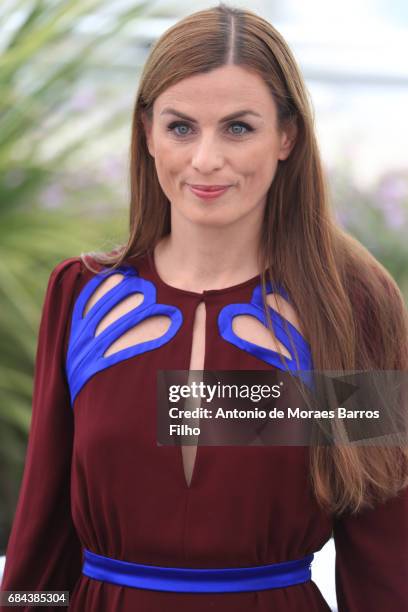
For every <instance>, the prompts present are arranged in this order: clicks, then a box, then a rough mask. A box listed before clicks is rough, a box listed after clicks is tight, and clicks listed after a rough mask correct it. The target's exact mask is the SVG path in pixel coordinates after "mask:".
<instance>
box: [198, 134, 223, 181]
mask: <svg viewBox="0 0 408 612" xmlns="http://www.w3.org/2000/svg"><path fill="white" fill-rule="evenodd" d="M223 164H224V156H223V153H222V151H221V148H220V145H219V144H217V142H216V138H215V137H213V136H211V135H208V136H203V137H202V138H201V139H200V140H199V141H198V142H197V144H196V145H195V146H194V150H193V154H192V160H191V165H192V167H193V168H194V170H197V171H198V172H200V173H202V174H206V173H211V172H213V171H214V170H218V169H219V168H222V166H223Z"/></svg>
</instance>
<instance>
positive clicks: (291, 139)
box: [278, 119, 298, 160]
mask: <svg viewBox="0 0 408 612" xmlns="http://www.w3.org/2000/svg"><path fill="white" fill-rule="evenodd" d="M297 131H298V130H297V124H296V119H292V120H291V121H289V122H287V123H286V125H285V127H284V128H283V129H282V131H281V145H280V149H279V155H278V159H281V160H283V159H287V158H288V157H289V155H290V153H291V151H292V149H293V147H294V145H295V142H296V137H297Z"/></svg>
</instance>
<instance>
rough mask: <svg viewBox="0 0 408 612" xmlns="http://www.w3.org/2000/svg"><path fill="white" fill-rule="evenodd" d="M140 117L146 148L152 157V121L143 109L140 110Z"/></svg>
mask: <svg viewBox="0 0 408 612" xmlns="http://www.w3.org/2000/svg"><path fill="white" fill-rule="evenodd" d="M141 117H142V124H143V129H144V133H145V136H146V144H147V148H148V150H149V153H150V155H151V156H152V157H154V149H153V139H152V123H151V121H150V119H149V117H148V116H147V114H146V113H145V112H144V111H142V114H141Z"/></svg>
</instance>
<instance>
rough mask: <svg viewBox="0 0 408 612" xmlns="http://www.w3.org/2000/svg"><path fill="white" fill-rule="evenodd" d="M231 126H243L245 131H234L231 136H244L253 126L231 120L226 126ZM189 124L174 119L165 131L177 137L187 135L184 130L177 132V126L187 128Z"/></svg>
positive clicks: (252, 129) (251, 130)
mask: <svg viewBox="0 0 408 612" xmlns="http://www.w3.org/2000/svg"><path fill="white" fill-rule="evenodd" d="M231 126H239V127H240V128H244V130H246V131H241V132H234V133H233V136H244V135H245V134H246V133H247V132H253V131H254V128H252V127H251V126H250V125H248V124H247V123H244V122H243V121H233V122H231V123H230V124H229V125H228V127H231ZM189 127H190V126H189V124H188V123H185V122H184V121H174V122H173V123H170V125H169V126H168V127H167V131H168V132H171V133H173V134H174V135H175V136H177V137H183V136H187V135H188V132H187V131H184V132H181V133H180V132H177V131H176V130H177V128H187V129H188V128H189Z"/></svg>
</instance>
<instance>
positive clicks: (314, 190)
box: [81, 3, 408, 514]
mask: <svg viewBox="0 0 408 612" xmlns="http://www.w3.org/2000/svg"><path fill="white" fill-rule="evenodd" d="M226 64H236V65H239V66H242V67H244V68H246V69H249V70H252V71H255V72H256V73H257V74H259V75H260V76H261V77H262V78H263V80H264V82H265V83H266V84H267V85H268V87H269V88H270V91H271V94H272V96H273V98H274V100H275V103H276V105H277V109H278V127H279V128H282V127H284V126H285V125H287V123H286V122H288V121H294V122H296V125H297V138H296V142H295V146H294V148H293V149H292V152H291V154H290V155H289V157H288V159H286V160H284V161H280V162H279V164H278V168H277V171H276V174H275V177H274V180H273V182H272V184H271V186H270V189H269V192H268V197H267V203H266V208H265V217H264V222H263V227H262V240H261V254H262V267H261V270H266V269H267V270H268V273H267V276H268V279H269V280H270V281H272V280H273V282H275V281H277V282H279V283H282V284H283V285H284V286H285V288H286V289H287V291H288V293H289V295H290V296H291V300H292V303H293V305H294V306H295V308H296V311H297V315H298V318H299V322H300V324H301V327H302V330H303V331H304V334H305V336H306V337H307V339H308V341H309V342H310V344H311V349H312V359H313V364H314V367H315V368H316V369H318V370H334V371H344V370H348V371H352V370H407V369H408V316H407V309H406V307H405V304H404V300H403V297H402V294H401V292H400V290H399V288H398V286H397V284H396V282H395V281H394V279H393V278H392V276H391V275H390V274H389V273H388V271H387V270H386V269H385V268H384V267H383V266H382V265H381V264H380V263H379V262H378V261H377V260H376V259H375V257H373V256H372V255H371V254H370V252H369V251H368V250H367V249H366V248H365V247H364V246H363V245H362V244H361V243H359V242H358V241H357V240H356V239H355V238H353V237H352V236H351V235H349V234H348V233H347V232H346V231H345V230H343V229H342V228H341V227H340V226H339V225H338V224H337V223H336V220H335V218H334V215H333V213H332V210H331V207H330V204H329V197H328V186H327V184H326V182H325V177H324V175H323V171H322V164H321V159H320V154H319V150H318V144H317V142H316V137H315V134H314V116H313V111H312V105H311V104H310V101H309V98H308V93H307V89H306V87H305V84H304V81H303V79H302V76H301V73H300V70H299V67H298V65H297V63H296V60H295V58H294V57H293V55H292V53H291V51H290V49H289V48H288V46H287V44H286V42H285V40H284V39H283V38H282V36H281V35H280V33H279V32H278V31H277V30H276V29H275V28H274V27H273V26H272V25H271V24H270V23H269V22H268V21H266V20H264V19H262V18H261V17H259V16H258V15H256V14H254V13H253V12H251V11H248V10H242V9H237V8H232V7H230V6H227V5H225V4H224V3H220V4H219V5H218V6H215V7H212V8H209V9H207V10H202V11H198V12H195V13H193V14H191V15H189V16H187V17H185V18H184V19H182V20H180V21H179V22H178V23H176V24H175V25H174V26H172V27H171V28H170V29H168V30H167V31H166V32H165V33H164V34H163V35H162V36H161V37H160V38H159V40H158V41H157V42H156V44H155V45H154V46H153V48H152V49H151V52H150V55H149V57H148V59H147V61H146V63H145V66H144V70H143V72H142V75H141V79H140V82H139V88H138V93H137V97H136V102H135V107H134V113H133V124H132V136H131V151H130V153H131V154H130V190H131V203H130V233H129V238H128V242H127V244H124V245H120V246H119V247H118V248H116V249H115V250H114V251H112V252H111V253H101V252H98V253H96V252H91V253H85V254H82V255H81V257H82V259H83V261H84V263H85V265H86V266H87V267H88V268H89V269H91V270H94V269H93V267H92V265H89V263H88V257H89V256H91V257H92V258H93V260H94V261H96V262H97V263H99V264H102V265H104V266H109V267H117V266H119V265H120V264H121V263H122V262H123V261H124V260H125V259H130V258H137V257H139V256H141V255H143V254H144V253H146V252H147V251H149V250H151V249H152V248H154V245H156V244H157V243H158V242H159V240H160V239H161V238H162V237H163V236H164V235H166V234H168V233H169V232H170V206H169V202H168V200H167V198H166V196H165V195H164V193H163V191H162V189H161V187H160V184H159V182H158V178H157V174H156V170H155V167H154V160H153V158H152V157H151V156H150V155H149V153H148V149H147V145H146V139H145V133H144V129H143V125H142V113H146V115H147V117H149V118H150V119H151V118H152V107H153V103H154V100H155V99H156V98H157V96H159V95H160V94H161V93H162V92H163V91H164V90H165V89H166V88H167V87H169V86H171V85H173V84H175V83H177V82H178V81H180V80H181V79H184V78H186V77H189V76H192V75H195V74H199V73H203V72H208V71H210V70H213V69H215V68H218V67H220V66H224V65H226ZM350 205H352V203H350ZM94 271H95V270H94ZM262 286H263V295H264V303H265V306H266V300H265V278H264V276H262ZM266 310H267V312H269V311H268V309H267V308H266ZM269 322H270V319H269ZM407 465H408V448H407V447H406V446H403V445H400V446H393V447H387V446H375V447H367V446H354V445H345V446H337V445H334V446H323V445H320V446H319V445H318V446H315V447H313V448H311V452H310V474H311V481H312V483H313V487H314V491H315V495H316V498H317V500H318V501H319V502H320V504H321V505H322V506H324V507H325V508H327V509H328V510H329V511H332V512H333V513H337V514H340V513H341V512H343V511H345V510H346V509H348V510H350V511H352V512H356V511H358V510H359V509H360V508H362V507H364V506H369V507H370V506H373V505H374V504H375V503H377V502H379V501H384V500H386V499H387V498H389V497H392V496H394V495H396V494H398V493H399V492H400V491H401V490H402V488H404V487H405V486H406V485H407V484H408V470H407Z"/></svg>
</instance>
